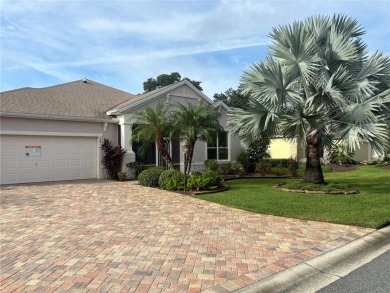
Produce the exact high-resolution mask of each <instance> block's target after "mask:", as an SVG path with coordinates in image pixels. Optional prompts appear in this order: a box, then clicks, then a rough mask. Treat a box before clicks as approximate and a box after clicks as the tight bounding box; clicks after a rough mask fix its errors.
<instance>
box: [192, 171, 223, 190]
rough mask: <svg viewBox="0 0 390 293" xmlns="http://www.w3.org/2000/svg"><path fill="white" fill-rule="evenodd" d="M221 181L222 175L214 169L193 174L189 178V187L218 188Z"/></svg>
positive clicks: (195, 188)
mask: <svg viewBox="0 0 390 293" xmlns="http://www.w3.org/2000/svg"><path fill="white" fill-rule="evenodd" d="M219 182H220V176H219V175H218V173H216V172H213V171H207V172H205V173H202V174H193V175H191V176H190V177H189V178H188V180H187V188H188V189H191V190H203V189H213V188H216V187H217V185H218V183H219Z"/></svg>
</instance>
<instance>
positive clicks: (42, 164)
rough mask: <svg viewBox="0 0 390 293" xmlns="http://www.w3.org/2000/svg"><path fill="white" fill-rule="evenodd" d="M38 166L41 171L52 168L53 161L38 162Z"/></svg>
mask: <svg viewBox="0 0 390 293" xmlns="http://www.w3.org/2000/svg"><path fill="white" fill-rule="evenodd" d="M37 166H38V168H39V169H42V168H50V167H51V161H50V160H37Z"/></svg>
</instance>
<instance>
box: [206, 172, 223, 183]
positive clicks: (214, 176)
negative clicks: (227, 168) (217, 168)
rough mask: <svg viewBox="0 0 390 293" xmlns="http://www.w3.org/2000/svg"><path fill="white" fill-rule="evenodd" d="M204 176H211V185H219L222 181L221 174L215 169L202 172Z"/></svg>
mask: <svg viewBox="0 0 390 293" xmlns="http://www.w3.org/2000/svg"><path fill="white" fill-rule="evenodd" d="M202 177H203V178H209V179H210V185H211V186H217V185H218V184H219V183H220V182H221V176H220V175H219V174H218V173H217V172H214V171H206V172H204V173H203V174H202Z"/></svg>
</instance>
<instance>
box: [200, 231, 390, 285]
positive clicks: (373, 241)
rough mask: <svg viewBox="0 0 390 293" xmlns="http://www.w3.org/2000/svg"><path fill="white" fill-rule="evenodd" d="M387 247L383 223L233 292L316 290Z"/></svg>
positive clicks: (389, 235) (388, 239) (388, 235)
mask: <svg viewBox="0 0 390 293" xmlns="http://www.w3.org/2000/svg"><path fill="white" fill-rule="evenodd" d="M389 250H390V226H387V227H384V228H382V229H380V230H376V231H374V232H372V233H369V234H367V235H365V236H363V237H361V238H358V239H356V240H353V241H351V242H350V243H347V244H344V245H342V246H340V247H338V248H335V249H333V250H331V251H328V252H326V253H324V254H321V255H319V256H317V257H314V258H312V259H309V260H307V261H304V262H302V263H300V264H298V265H295V266H293V267H291V268H289V269H286V270H284V271H281V272H280V273H277V274H274V275H272V276H270V277H268V278H265V279H264V280H261V281H258V282H256V283H254V284H252V285H249V286H247V287H244V288H242V289H239V290H237V291H235V292H237V293H260V292H316V291H318V290H320V289H321V288H323V287H325V286H327V285H329V284H330V283H333V282H335V281H337V280H338V279H340V278H341V277H344V276H346V275H348V274H349V273H350V272H352V271H353V270H355V269H356V268H358V267H360V266H362V265H364V264H366V263H368V262H370V261H371V260H372V259H374V258H375V257H377V256H379V255H381V254H383V253H385V252H386V251H389ZM205 292H209V293H211V292H220V291H217V290H215V291H213V290H212V288H210V289H209V290H207V291H205Z"/></svg>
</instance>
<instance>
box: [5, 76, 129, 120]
mask: <svg viewBox="0 0 390 293" xmlns="http://www.w3.org/2000/svg"><path fill="white" fill-rule="evenodd" d="M135 97H136V96H134V95H132V94H130V93H127V92H124V91H121V90H118V89H115V88H112V87H109V86H106V85H103V84H100V83H97V82H94V81H92V80H87V79H83V80H77V81H74V82H69V83H65V84H60V85H56V86H51V87H46V88H21V89H17V90H11V91H5V92H2V93H0V106H1V114H2V115H3V116H6V115H4V114H9V115H12V114H15V115H14V116H16V117H17V116H20V117H22V116H25V115H24V114H29V115H31V116H34V115H36V116H37V117H39V116H45V115H47V116H48V117H50V116H55V117H68V118H69V117H75V118H77V117H78V118H90V119H111V118H110V117H109V116H108V115H107V114H106V111H108V110H109V109H111V108H112V107H114V106H116V105H118V104H121V103H123V102H124V101H131V100H132V99H134V98H135Z"/></svg>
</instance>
